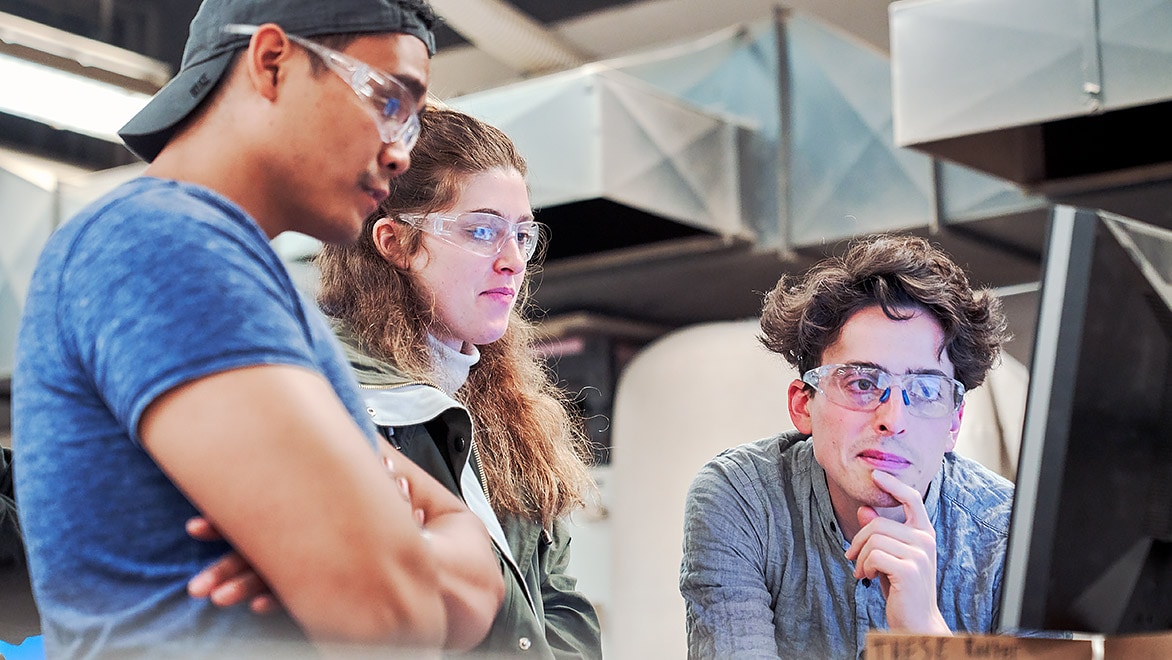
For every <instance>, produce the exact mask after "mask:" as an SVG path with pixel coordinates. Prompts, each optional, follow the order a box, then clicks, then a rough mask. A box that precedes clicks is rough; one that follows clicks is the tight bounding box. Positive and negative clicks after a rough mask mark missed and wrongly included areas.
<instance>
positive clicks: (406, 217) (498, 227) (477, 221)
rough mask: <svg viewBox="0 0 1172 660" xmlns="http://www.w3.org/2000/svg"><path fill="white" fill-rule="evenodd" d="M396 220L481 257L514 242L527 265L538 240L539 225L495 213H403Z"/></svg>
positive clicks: (531, 221)
mask: <svg viewBox="0 0 1172 660" xmlns="http://www.w3.org/2000/svg"><path fill="white" fill-rule="evenodd" d="M395 219H397V220H398V221H400V222H403V223H405V224H408V225H411V226H412V227H415V228H416V229H419V230H421V231H425V232H427V233H429V234H431V235H432V236H435V237H436V238H438V239H440V240H441V241H444V242H446V243H450V244H452V245H455V246H456V247H458V248H462V249H464V250H467V251H468V252H471V253H472V254H477V255H480V256H482V257H495V256H496V255H498V254H500V253H501V250H503V249H504V247H505V243H506V242H508V241H509V240H516V241H517V247H518V248H519V249H520V251H521V255H522V256H523V257H525V261H526V262H528V261H529V260H530V259H532V258H533V255H534V254H535V253H536V252H537V244H538V243H539V242H540V241H541V223H538V222H535V221H533V220H522V221H521V222H509V221H508V220H506V219H504V218H502V217H500V216H499V215H496V214H494V213H484V212H470V213H460V214H457V215H444V214H441V213H428V214H421V213H404V214H400V215H398V216H395Z"/></svg>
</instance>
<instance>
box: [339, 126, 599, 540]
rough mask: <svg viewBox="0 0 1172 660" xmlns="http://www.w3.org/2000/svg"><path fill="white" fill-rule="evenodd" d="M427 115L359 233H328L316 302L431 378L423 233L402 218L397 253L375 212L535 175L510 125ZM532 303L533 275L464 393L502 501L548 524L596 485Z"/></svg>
mask: <svg viewBox="0 0 1172 660" xmlns="http://www.w3.org/2000/svg"><path fill="white" fill-rule="evenodd" d="M419 119H420V124H421V127H422V130H421V131H420V134H419V141H418V142H417V143H416V145H415V148H414V149H413V150H412V151H411V167H410V168H409V169H408V170H407V171H406V172H405V173H403V174H402V175H400V176H399V177H398V178H396V179H394V180H393V181H392V182H391V194H390V196H389V197H388V198H387V199H386V200H385V201H384V202H383V203H382V204H381V205H380V208H379V210H378V211H377V212H376V213H374V214H373V215H371V216H370V217H369V218H367V219H366V222H365V223H364V225H363V230H362V235H361V236H360V238H359V240H358V242H357V243H355V244H352V245H326V246H325V247H324V248H323V249H322V251H321V253H320V254H319V255H318V257H317V265H318V266H319V268H320V269H321V287H320V290H319V293H318V303H319V304H320V305H321V307H322V310H323V311H324V312H325V313H326V314H328V315H330V316H333V317H335V318H338V319H341V320H343V321H345V322H346V323H347V324H348V325H349V326H350V329H351V330H352V331H353V332H354V334H355V335H356V336H357V338H358V339H359V341H360V342H362V345H363V346H364V347H365V349H366V350H367V351H369V352H370V354H371V355H372V356H374V357H376V358H378V359H381V360H384V361H386V362H390V363H392V364H394V365H396V366H397V367H398V368H399V369H401V370H402V371H404V372H405V373H406V374H407V375H408V376H410V377H412V378H416V379H419V380H421V381H430V380H431V379H432V376H431V373H432V366H433V365H432V357H431V352H430V350H429V348H428V342H427V336H428V334H429V332H430V328H432V327H433V326H434V324H435V323H437V319H436V316H435V308H434V306H433V301H432V299H431V298H430V296H428V295H427V294H426V293H425V292H424V290H423V288H422V286H420V284H419V280H418V278H417V276H416V275H415V273H413V272H411V271H410V270H409V268H408V266H407V265H408V264H409V263H410V261H411V257H412V256H414V255H415V254H417V253H418V252H419V251H420V250H421V249H423V242H422V233H421V232H420V231H419V230H418V229H415V228H414V227H410V226H408V225H406V224H402V223H400V224H397V225H396V229H397V230H398V231H396V236H397V237H398V240H399V247H400V250H401V253H402V255H403V257H404V258H403V259H400V260H399V265H397V264H394V263H389V262H388V260H387V259H384V258H383V257H382V255H380V254H379V252H378V251H377V250H376V248H375V245H374V239H373V235H372V232H373V227H374V224H375V223H376V222H377V221H378V220H379V219H380V218H382V217H387V216H390V217H393V216H394V215H396V214H404V213H431V212H435V211H444V210H447V209H450V208H451V206H452V205H453V204H454V203H455V201H456V199H457V197H458V195H459V191H460V187H461V185H463V183H464V181H465V180H466V179H467V178H468V177H470V176H472V175H475V174H478V173H481V172H486V171H489V170H494V169H504V170H515V171H516V172H518V173H519V174H521V175H522V176H525V174H526V171H527V168H526V165H525V160H524V159H523V158H522V157H521V155H520V154H519V153H518V152H517V150H516V148H515V147H514V145H513V142H512V140H510V139H509V138H508V136H506V135H505V134H504V133H503V132H501V131H500V130H498V129H496V128H495V127H493V126H490V125H488V124H486V123H484V122H482V121H479V120H477V119H475V118H473V117H471V116H469V115H467V114H464V113H462V112H458V111H456V110H453V109H450V108H445V107H441V106H438V105H435V104H432V105H428V106H427V107H426V108H425V109H424V110H423V111H422V112H421V113H420V115H419ZM528 270H529V272H532V271H533V265H532V264H530V265H529V266H528ZM528 307H529V285H528V278H526V280H525V283H524V284H523V285H522V287H521V290H520V291H518V294H517V304H516V306H515V307H514V309H513V312H512V315H511V316H510V318H509V327H508V329H507V330H506V331H505V334H504V336H503V337H501V338H500V339H499V340H497V341H495V342H493V343H491V344H486V345H484V346H480V347H479V349H480V361H479V362H477V364H476V365H475V366H473V368H472V370H471V372H470V373H469V375H468V380H467V382H466V383H465V384H464V386H463V387H461V388H460V390H459V391H458V392H457V393H456V398H457V399H458V400H459V401H460V402H461V403H463V404H464V405H465V406H466V407H467V408H468V410H469V412H470V413H471V415H472V419H473V422H474V424H475V428H476V435H475V438H476V440H475V441H476V444H477V447H478V450H479V452H480V458H481V463H482V467H483V469H484V475H485V480H486V485H487V486H488V492H489V497H490V501H491V502H492V505H493V508H494V509H495V510H496V511H497V513H498V514H502V513H506V512H507V513H512V514H516V515H518V516H521V517H524V518H528V519H530V520H534V521H537V522H540V523H541V524H542V525H543V526H546V527H548V526H549V525H550V524H552V522H553V520H554V519H556V518H559V517H561V516H563V515H565V514H567V513H569V512H570V511H571V510H573V509H575V508H577V507H580V506H582V505H583V504H584V503H585V500H586V498H587V497H588V496H589V494H590V492H591V491H592V489H593V487H594V485H593V481H592V479H591V477H590V472H589V469H588V468H587V463H586V461H587V460H588V459H589V457H590V455H591V453H590V444H589V441H588V440H587V438H586V435H585V432H584V429H583V426H582V423H581V419H580V418H578V417H577V416H576V415H574V414H573V413H571V410H573V408H572V406H571V405H570V401H569V399H568V396H567V394H566V393H565V392H564V391H563V390H561V389H560V388H558V387H557V386H556V385H555V382H554V379H553V377H552V373H551V371H550V369H549V368H548V367H547V366H546V364H545V362H544V360H542V359H541V358H540V356H539V355H538V353H537V352H536V350H535V342H536V339H537V332H536V329H535V327H534V326H533V324H532V323H530V322H529V321H528V320H527V319H526V318H525V312H526V311H527V310H528Z"/></svg>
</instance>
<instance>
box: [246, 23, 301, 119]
mask: <svg viewBox="0 0 1172 660" xmlns="http://www.w3.org/2000/svg"><path fill="white" fill-rule="evenodd" d="M293 51H294V47H293V42H292V41H290V40H289V37H288V36H286V35H285V32H284V31H283V30H281V28H280V27H278V26H277V25H275V24H273V23H266V24H264V25H262V26H260V27H259V28H257V30H256V33H255V34H253V35H252V38H251V39H250V40H249V42H248V48H247V49H246V50H245V51H244V53H243V54H242V55H241V56H240V57H241V61H242V63H243V65H244V66H245V68H246V69H247V72H248V78H249V80H250V81H251V82H252V86H253V88H255V89H256V90H257V92H258V93H260V95H261V96H263V97H264V98H266V99H268V100H269V101H272V100H274V99H276V97H277V88H278V87H279V85H280V82H281V78H282V73H283V72H284V70H285V69H284V67H285V66H286V65H287V64H288V62H289V58H291V57H292V54H293Z"/></svg>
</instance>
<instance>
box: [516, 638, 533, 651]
mask: <svg viewBox="0 0 1172 660" xmlns="http://www.w3.org/2000/svg"><path fill="white" fill-rule="evenodd" d="M530 646H533V642H531V641H529V638H528V637H522V638H521V639H519V640H517V648H519V649H521V650H522V651H528V650H529V647H530Z"/></svg>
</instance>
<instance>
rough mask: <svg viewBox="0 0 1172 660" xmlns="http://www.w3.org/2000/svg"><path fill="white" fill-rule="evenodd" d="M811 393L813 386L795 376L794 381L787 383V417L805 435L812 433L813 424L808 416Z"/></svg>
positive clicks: (812, 392)
mask: <svg viewBox="0 0 1172 660" xmlns="http://www.w3.org/2000/svg"><path fill="white" fill-rule="evenodd" d="M813 394H814V390H813V388H810V387H809V386H807V385H806V384H805V383H803V382H802V381H801V379H798V378H795V379H794V382H792V383H790V384H789V393H788V397H789V418H790V421H792V422H793V423H794V428H796V429H797V430H798V431H799V432H801V433H805V434H806V435H813V434H814V424H813V422H812V420H811V416H810V397H811V396H813Z"/></svg>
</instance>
